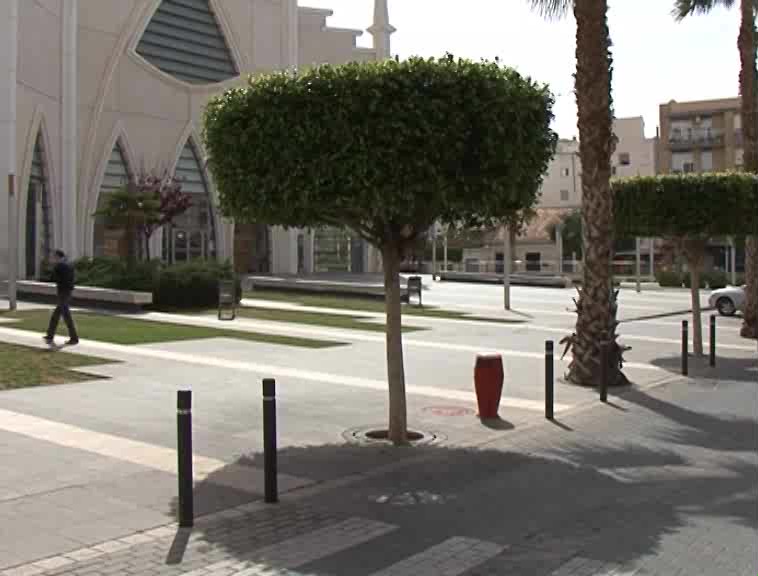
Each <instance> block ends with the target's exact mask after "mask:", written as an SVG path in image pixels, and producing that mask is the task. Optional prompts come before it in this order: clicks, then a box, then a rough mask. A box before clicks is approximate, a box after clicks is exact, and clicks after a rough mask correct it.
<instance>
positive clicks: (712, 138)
mask: <svg viewBox="0 0 758 576" xmlns="http://www.w3.org/2000/svg"><path fill="white" fill-rule="evenodd" d="M722 146H724V131H723V130H719V129H717V128H691V129H687V130H673V131H672V132H671V134H670V135H669V148H671V149H672V150H692V149H693V148H719V147H722Z"/></svg>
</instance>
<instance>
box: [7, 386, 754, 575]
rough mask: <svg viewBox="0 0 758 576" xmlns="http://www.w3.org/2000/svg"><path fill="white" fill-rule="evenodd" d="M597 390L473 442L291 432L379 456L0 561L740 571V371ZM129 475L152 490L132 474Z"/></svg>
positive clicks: (354, 571) (385, 570)
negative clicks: (264, 494) (410, 443)
mask: <svg viewBox="0 0 758 576" xmlns="http://www.w3.org/2000/svg"><path fill="white" fill-rule="evenodd" d="M611 400H612V402H611V403H610V404H608V405H601V404H599V403H593V404H591V405H585V406H584V407H582V408H579V409H575V410H573V411H572V412H570V413H568V414H565V415H563V416H562V417H561V421H560V422H557V423H555V424H552V423H548V422H545V421H539V422H537V421H532V422H531V423H525V424H523V425H520V426H517V427H516V428H515V429H513V430H510V431H501V432H500V433H499V434H496V435H494V436H492V437H490V438H489V439H486V440H483V441H471V442H463V443H457V444H456V443H453V442H442V443H437V444H430V445H426V446H423V447H417V448H408V449H387V450H386V451H381V452H376V451H375V450H374V449H372V448H356V447H355V446H351V445H346V444H343V443H339V442H338V443H327V444H312V445H309V446H301V447H298V446H292V447H289V448H285V449H284V450H283V453H282V454H281V458H282V459H284V460H285V461H289V462H291V463H294V462H299V466H300V468H301V469H302V470H306V469H308V468H310V469H311V470H316V469H318V468H319V467H323V466H324V464H328V463H329V462H340V461H343V460H344V458H345V457H346V456H347V457H348V458H360V457H361V456H360V452H361V451H362V450H366V451H367V452H368V453H369V455H370V457H372V458H373V457H376V456H377V455H379V454H381V453H387V452H388V453H389V455H390V456H389V458H388V459H385V460H384V461H383V462H377V463H376V465H375V466H370V467H367V468H364V469H363V470H362V471H359V472H357V473H350V474H343V475H339V476H336V477H333V478H332V479H329V480H327V481H325V482H321V483H317V484H315V483H310V484H307V485H303V486H301V487H299V489H297V490H295V491H293V492H289V493H288V494H285V495H284V496H283V499H282V502H281V503H280V504H279V505H273V506H272V505H268V506H267V505H264V504H261V503H258V502H249V503H244V504H240V505H237V506H236V507H233V508H229V509H227V510H225V511H221V512H216V513H213V514H211V515H209V516H206V517H204V518H201V519H199V521H198V523H197V525H196V527H195V528H194V529H193V530H192V531H191V532H185V531H181V530H177V528H176V526H175V525H174V524H172V523H164V525H163V526H159V527H157V528H155V527H153V528H151V529H147V528H146V529H143V530H142V531H140V532H136V533H133V534H130V535H128V536H121V537H119V538H115V539H105V538H104V541H102V542H99V543H96V544H92V545H89V546H83V547H80V548H78V549H72V550H68V551H67V552H65V553H58V554H56V553H51V554H49V555H48V556H49V557H47V558H40V559H37V560H36V562H33V563H27V564H24V565H20V566H15V567H13V568H9V569H7V570H5V571H0V574H2V576H18V575H21V574H26V575H35V574H70V575H79V576H85V575H88V574H92V575H95V574H102V575H107V574H135V575H136V574H140V575H148V576H149V575H163V574H170V575H180V574H185V575H190V574H191V575H192V576H199V575H203V576H231V575H238V576H243V575H244V576H249V575H254V574H288V575H315V574H319V575H322V574H332V575H340V576H341V575H344V576H356V575H376V574H381V575H397V576H400V575H408V576H419V575H422V576H423V575H425V574H429V575H436V574H447V575H450V576H458V575H467V576H475V575H476V576H484V575H495V574H503V575H506V574H519V575H521V574H529V575H532V574H533V575H536V576H540V575H553V576H569V575H571V576H600V575H604V576H609V575H611V574H615V575H620V574H637V575H657V574H660V575H666V576H669V575H677V574H688V575H691V574H702V575H716V574H730V575H731V574H734V575H739V576H742V575H745V576H753V575H754V574H755V573H756V571H757V570H758V559H757V558H756V541H758V540H757V537H758V509H757V508H756V504H757V503H758V483H757V482H756V477H757V476H756V474H757V472H758V455H757V454H756V451H755V438H756V432H758V420H757V419H756V414H758V394H756V382H755V381H752V382H751V381H748V380H742V381H726V380H724V381H716V380H706V379H701V380H679V381H677V382H673V383H670V384H668V385H664V386H660V387H657V388H654V389H648V390H647V391H643V390H640V389H631V390H626V391H624V392H623V394H622V395H621V396H616V397H612V398H611ZM0 445H2V443H0ZM364 455H365V454H364ZM258 457H259V455H256V454H252V455H246V456H245V459H243V460H241V461H236V462H229V463H228V465H227V466H222V467H219V468H217V469H215V470H212V471H210V473H209V474H208V475H207V476H206V478H205V479H204V480H202V481H201V482H199V483H198V486H197V491H198V492H199V493H202V492H203V491H204V490H209V489H212V490H213V491H214V493H215V494H216V496H217V498H218V499H219V500H220V501H226V502H228V503H229V504H230V505H234V496H235V494H236V489H235V488H234V487H233V485H232V484H233V479H234V478H235V477H236V474H237V472H238V469H239V466H245V465H249V464H250V462H251V461H252V462H253V463H254V462H255V461H256V459H257V458H258ZM131 488H132V490H133V491H135V492H136V491H140V492H142V493H143V494H145V496H144V497H147V496H146V495H148V494H150V493H153V492H155V486H154V484H151V483H150V482H149V481H148V479H146V478H135V482H134V484H132V487H131ZM83 489H84V488H83ZM47 498H48V501H51V502H53V503H55V505H56V506H58V507H60V508H65V506H64V503H63V502H61V501H60V500H56V498H55V495H49V496H48V497H47ZM93 505H94V506H97V505H98V504H97V503H92V502H88V501H87V500H85V499H83V498H80V499H79V500H78V501H76V503H74V502H71V504H70V505H69V507H70V511H71V514H70V516H69V517H63V518H61V517H55V516H53V517H52V518H51V517H49V516H48V517H47V521H48V522H56V523H57V524H58V526H59V531H60V536H61V537H62V538H65V537H66V534H67V530H68V529H69V527H70V526H73V525H75V522H74V521H73V518H75V517H76V516H77V515H79V514H81V513H84V512H85V511H86V510H87V509H88V508H90V507H91V506H93ZM227 508H228V506H227ZM0 514H1V513H0ZM0 517H2V516H0ZM6 518H7V516H6ZM25 523H26V524H33V522H32V521H31V520H29V521H28V522H27V521H26V520H25V519H24V518H18V517H17V518H16V519H15V520H14V522H13V526H12V529H4V534H3V539H2V542H3V546H5V547H6V549H5V550H8V549H9V548H7V547H8V546H9V545H10V546H11V547H12V546H14V545H15V544H23V542H24V540H25V538H23V537H20V536H18V535H19V534H22V533H24V534H31V533H32V529H33V528H32V527H30V526H27V525H25ZM3 526H4V528H5V527H6V526H8V523H7V522H6V521H4V522H3ZM10 549H12V548H10ZM2 557H4V556H3V553H2V552H0V558H2Z"/></svg>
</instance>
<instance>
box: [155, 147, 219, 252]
mask: <svg viewBox="0 0 758 576" xmlns="http://www.w3.org/2000/svg"><path fill="white" fill-rule="evenodd" d="M175 175H176V178H177V179H178V180H179V181H180V182H181V185H182V192H185V193H187V194H191V196H192V204H191V206H190V208H189V210H187V211H186V212H185V213H184V214H182V215H181V216H179V217H178V218H177V219H176V220H175V221H174V222H173V224H172V226H171V228H170V229H166V230H164V231H163V235H164V241H163V259H164V260H167V261H169V262H185V261H190V260H198V259H202V260H212V259H215V257H216V229H215V224H214V219H213V208H212V206H211V196H210V189H209V187H208V181H207V179H206V177H205V171H204V169H203V164H202V161H201V158H200V155H199V154H198V152H197V149H196V148H195V146H194V145H193V144H192V141H191V140H188V141H187V143H186V144H185V145H184V148H183V149H182V153H181V154H180V156H179V161H178V162H177V165H176V171H175Z"/></svg>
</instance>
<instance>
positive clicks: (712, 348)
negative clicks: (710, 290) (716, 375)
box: [711, 314, 716, 367]
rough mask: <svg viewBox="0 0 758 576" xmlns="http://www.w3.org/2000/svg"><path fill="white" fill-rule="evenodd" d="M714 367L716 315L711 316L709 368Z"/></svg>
mask: <svg viewBox="0 0 758 576" xmlns="http://www.w3.org/2000/svg"><path fill="white" fill-rule="evenodd" d="M715 365H716V315H715V314H711V367H713V366H715Z"/></svg>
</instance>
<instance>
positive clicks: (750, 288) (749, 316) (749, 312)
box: [740, 236, 758, 339]
mask: <svg viewBox="0 0 758 576" xmlns="http://www.w3.org/2000/svg"><path fill="white" fill-rule="evenodd" d="M745 282H746V284H747V288H746V289H745V290H746V294H745V296H746V301H745V319H744V321H743V323H742V330H741V332H740V334H741V335H742V337H743V338H753V339H756V338H758V236H748V237H747V239H746V240H745Z"/></svg>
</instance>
